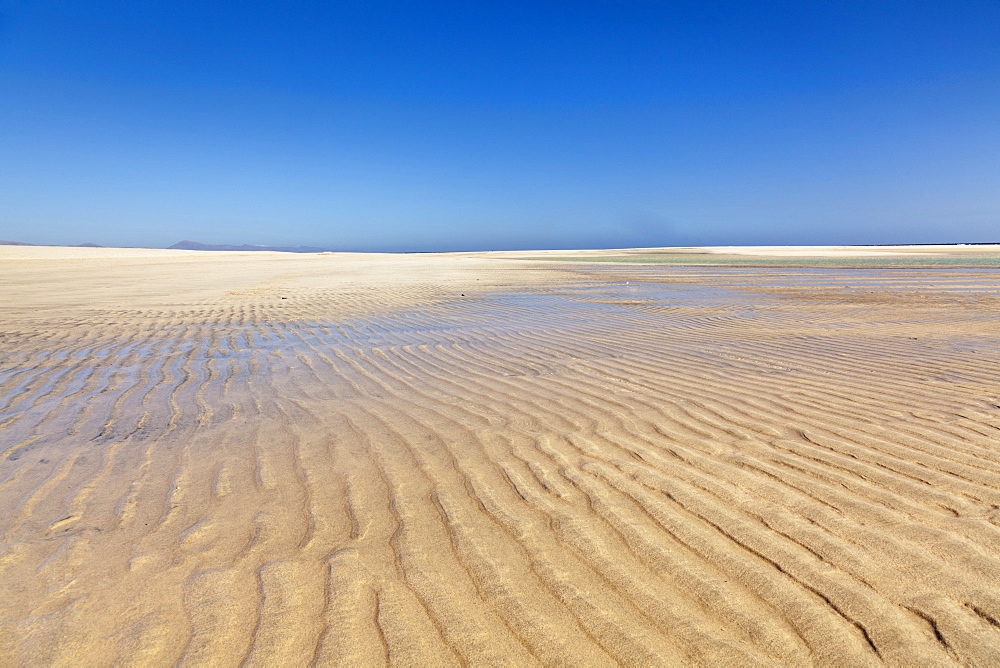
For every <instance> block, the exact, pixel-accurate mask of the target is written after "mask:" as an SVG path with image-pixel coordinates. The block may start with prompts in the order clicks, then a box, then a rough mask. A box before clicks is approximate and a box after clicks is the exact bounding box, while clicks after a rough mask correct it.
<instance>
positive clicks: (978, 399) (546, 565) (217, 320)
mask: <svg viewBox="0 0 1000 668" xmlns="http://www.w3.org/2000/svg"><path fill="white" fill-rule="evenodd" d="M680 256H684V257H682V258H681V260H684V261H687V259H690V257H695V258H698V259H699V262H700V261H702V260H704V266H702V265H700V264H695V265H690V264H683V265H678V264H669V263H664V262H661V260H664V259H671V258H673V259H677V258H678V257H680ZM748 257H749V258H755V257H757V258H761V262H762V265H761V266H729V265H726V264H725V262H728V261H733V262H737V261H738V262H743V261H744V260H745V259H746V258H748ZM524 258H530V259H524ZM609 258H610V259H615V258H624V259H625V260H628V261H621V262H618V261H613V262H608V261H593V262H590V261H588V260H602V259H603V260H608V259H609ZM706 258H707V259H706ZM788 258H792V259H794V260H796V261H801V263H803V264H806V265H808V264H809V262H810V261H811V260H812V259H815V258H820V259H822V260H823V262H824V264H822V265H821V266H817V267H808V266H807V267H800V266H771V265H770V264H768V263H769V262H772V261H774V260H775V259H778V260H781V261H784V260H787V259H788ZM865 258H870V259H872V260H873V261H874V260H878V261H880V262H885V261H890V260H893V259H900V262H904V261H905V262H904V266H900V267H885V266H876V267H866V266H863V265H858V266H853V265H852V266H845V267H839V266H834V265H831V264H830V261H831V260H837V259H851V260H858V259H865ZM914 258H917V259H920V258H930V259H940V260H942V261H948V262H950V263H951V264H947V265H946V266H933V267H921V266H917V265H910V264H905V263H910V262H913V261H914ZM997 258H1000V248H998V247H996V246H970V247H932V246H921V247H881V248H877V247H866V248H857V249H852V248H839V249H838V248H827V247H800V248H795V249H790V248H756V249H750V248H743V249H733V248H713V249H656V250H651V249H621V250H615V251H596V250H595V251H576V252H574V251H535V252H513V251H509V252H493V253H455V254H407V255H388V254H386V255H379V254H350V253H322V254H291V253H269V252H243V253H241V252H216V253H213V252H199V251H166V250H159V251H158V250H143V249H99V248H98V249H95V248H43V247H20V246H9V247H0V285H2V286H3V290H2V293H0V535H2V541H3V543H2V548H0V664H2V665H4V666H39V665H60V666H106V665H117V664H121V665H174V664H180V665H191V666H202V665H211V666H238V665H247V666H276V665H289V666H291V665H311V664H315V665H330V666H369V665H371V666H377V665H386V664H392V665H400V666H418V665H420V666H439V665H441V666H444V665H475V666H481V665H511V666H529V665H574V666H605V665H608V666H610V665H645V666H652V665H704V666H721V665H741V666H742V665H761V666H772V665H801V666H807V665H827V666H834V665H836V666H843V665H851V666H865V665H880V664H890V665H984V666H985V665H998V664H1000V265H998V264H996V260H997ZM713 259H718V260H719V262H720V263H721V264H718V265H716V264H714V263H713ZM647 261H648V262H647ZM678 261H680V260H678ZM964 262H967V263H968V264H967V265H966V264H963V263H964ZM991 263H992V264H991Z"/></svg>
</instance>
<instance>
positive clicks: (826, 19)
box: [0, 0, 1000, 250]
mask: <svg viewBox="0 0 1000 668" xmlns="http://www.w3.org/2000/svg"><path fill="white" fill-rule="evenodd" d="M0 238H2V239H14V240H21V241H27V242H33V243H47V244H57V243H69V244H75V243H82V242H94V243H98V244H101V245H108V246H112V245H137V246H154V247H162V246H167V245H170V244H172V243H174V242H176V241H179V240H181V239H194V240H198V241H203V242H208V243H236V244H242V243H259V244H282V245H285V244H305V245H315V246H322V247H327V248H334V249H344V250H464V249H470V250H471V249H488V248H580V247H622V246H661V245H693V244H755V243H767V244H770V243H778V244H781V243H786V244H801V243H817V244H827V243H835V244H840V243H933V242H944V243H948V242H967V241H1000V2H996V0H982V1H972V0H970V1H964V0H951V1H949V2H941V1H935V2H925V1H922V0H908V1H906V2H891V1H885V2H872V1H864V2H850V1H847V0H843V1H839V2H824V1H823V0H818V1H815V2H813V1H805V0H803V1H801V2H778V1H774V2H708V1H704V2H642V1H639V0H632V1H621V0H619V1H616V2H605V3H598V2H594V3H588V2H545V1H543V0H538V1H536V2H525V3H521V2H422V3H417V2H382V1H380V0H368V1H365V2H330V3H317V2H296V1H294V0H292V1H285V2H254V1H247V2H212V1H211V0H208V1H204V2H184V1H173V2H159V1H157V0H143V1H142V2H126V1H124V0H119V1H117V2H110V1H109V2H91V1H88V0H79V1H76V2H69V1H67V0H63V1H60V2H46V1H39V2H31V1H28V0H21V1H18V0H13V1H12V0H0Z"/></svg>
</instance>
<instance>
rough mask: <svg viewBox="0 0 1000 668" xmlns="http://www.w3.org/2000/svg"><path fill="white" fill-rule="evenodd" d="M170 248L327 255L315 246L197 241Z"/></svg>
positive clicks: (181, 242) (181, 243)
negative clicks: (254, 244) (236, 244)
mask: <svg viewBox="0 0 1000 668" xmlns="http://www.w3.org/2000/svg"><path fill="white" fill-rule="evenodd" d="M170 248H173V249H177V250H202V251H278V252H281V253H325V252H327V249H325V248H314V247H313V246H251V245H250V244H243V245H242V246H232V245H230V244H203V243H200V242H197V241H187V240H185V241H178V242H177V243H175V244H174V245H173V246H171V247H170Z"/></svg>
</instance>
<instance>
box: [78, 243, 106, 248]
mask: <svg viewBox="0 0 1000 668" xmlns="http://www.w3.org/2000/svg"><path fill="white" fill-rule="evenodd" d="M76 247H77V248H104V246H101V245H100V244H92V243H89V242H88V243H85V244H77V245H76Z"/></svg>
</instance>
